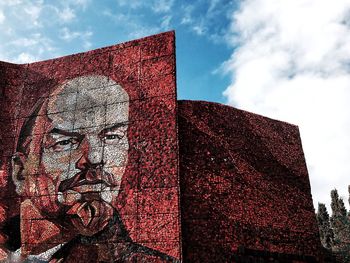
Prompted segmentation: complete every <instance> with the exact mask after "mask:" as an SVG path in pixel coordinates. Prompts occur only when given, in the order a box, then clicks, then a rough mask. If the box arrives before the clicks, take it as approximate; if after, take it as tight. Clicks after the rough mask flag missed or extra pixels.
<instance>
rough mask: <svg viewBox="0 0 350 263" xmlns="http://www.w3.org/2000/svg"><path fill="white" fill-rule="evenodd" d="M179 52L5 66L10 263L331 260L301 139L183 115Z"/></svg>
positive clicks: (260, 121)
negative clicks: (324, 251) (323, 246)
mask: <svg viewBox="0 0 350 263" xmlns="http://www.w3.org/2000/svg"><path fill="white" fill-rule="evenodd" d="M174 41H175V39H174V33H173V32H168V33H163V34H159V35H155V36H151V37H148V38H144V39H139V40H135V41H131V42H127V43H123V44H120V45H115V46H111V47H106V48H101V49H97V50H93V51H89V52H85V53H81V54H75V55H71V56H66V57H62V58H57V59H52V60H47V61H42V62H36V63H31V64H24V65H15V64H10V63H5V62H0V105H1V111H0V120H1V122H2V128H1V129H0V139H1V143H0V261H1V260H2V259H7V260H9V261H10V262H11V261H14V260H15V258H16V257H17V258H18V257H19V256H20V255H19V253H20V252H19V251H18V249H19V248H21V253H22V255H21V256H22V258H21V259H23V260H24V259H25V258H29V259H32V260H33V259H38V257H42V256H46V257H47V258H48V259H49V258H53V259H55V260H56V259H57V260H59V259H61V258H63V259H65V261H64V262H177V261H180V260H182V259H183V262H246V261H247V260H253V259H256V260H258V259H259V260H262V259H264V260H266V261H268V260H270V259H271V260H272V258H274V259H277V260H279V261H280V262H317V261H321V260H322V259H321V258H319V250H320V241H319V236H318V229H317V224H316V219H315V215H314V210H313V205H312V198H311V193H310V184H309V179H308V174H307V170H306V165H305V160H304V156H303V151H302V147H301V142H300V137H299V131H298V128H297V127H296V126H293V125H290V124H287V123H284V122H280V121H275V120H271V119H268V118H265V117H262V116H259V115H255V114H252V113H248V112H245V111H241V110H237V109H234V108H231V107H228V106H224V105H220V104H215V103H209V102H194V101H179V102H178V104H177V103H176V87H175V83H176V81H175V79H176V76H175V68H176V65H175V50H174V47H175V42H174ZM179 153H180V155H179ZM13 157H14V158H13ZM179 175H180V177H179ZM179 180H181V181H180V183H179ZM101 181H102V182H101ZM180 188H181V189H180ZM16 190H17V191H16ZM180 193H181V195H180ZM180 204H181V206H180ZM180 216H181V220H180ZM180 221H181V222H180ZM64 243H66V245H65V246H63V247H62V244H64ZM52 249H54V250H52ZM16 251H17V252H16ZM182 254H183V257H182ZM38 255H39V256H38ZM292 260H294V261H292ZM46 261H47V260H46ZM51 262H57V261H51ZM59 262H61V261H59Z"/></svg>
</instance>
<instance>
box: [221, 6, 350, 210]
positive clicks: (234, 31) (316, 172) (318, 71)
mask: <svg viewBox="0 0 350 263" xmlns="http://www.w3.org/2000/svg"><path fill="white" fill-rule="evenodd" d="M227 39H228V40H229V42H230V44H231V45H232V46H233V47H235V46H236V45H238V48H237V49H236V50H235V52H234V53H233V54H232V57H231V59H229V60H228V61H226V62H225V63H224V64H223V66H222V68H224V69H225V71H226V72H228V73H230V74H232V83H231V85H230V86H229V87H228V88H227V89H226V91H225V92H224V95H225V96H227V100H228V103H229V104H231V105H234V106H237V107H239V108H242V109H246V110H249V111H253V112H256V113H258V114H262V115H266V116H269V117H272V118H276V119H280V120H285V121H288V122H291V123H294V124H297V125H299V127H300V131H301V137H302V141H303V147H304V152H305V156H306V161H307V165H308V169H309V174H310V181H311V187H312V194H313V199H314V204H315V205H317V202H323V203H326V204H329V201H330V191H331V190H332V189H333V188H337V189H338V190H339V192H340V195H343V197H344V199H345V203H347V199H348V196H347V185H349V184H350V165H349V161H348V160H349V159H350V135H349V134H350V111H349V101H350V2H349V1H347V0H338V1H331V0H323V1H319V0H293V1H273V0H244V1H242V2H241V5H240V8H239V10H238V11H236V12H235V13H234V14H233V15H232V27H231V31H230V34H228V36H227ZM315 208H316V209H317V206H316V207H315Z"/></svg>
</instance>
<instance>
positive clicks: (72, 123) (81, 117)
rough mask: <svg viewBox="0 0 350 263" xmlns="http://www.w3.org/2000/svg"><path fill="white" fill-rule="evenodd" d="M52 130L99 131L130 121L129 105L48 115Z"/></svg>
mask: <svg viewBox="0 0 350 263" xmlns="http://www.w3.org/2000/svg"><path fill="white" fill-rule="evenodd" d="M47 116H48V119H49V122H50V125H49V126H50V129H52V128H57V129H62V130H67V131H73V130H76V131H79V130H87V129H90V130H91V129H93V128H96V129H99V128H100V127H108V126H113V125H115V124H118V123H127V122H128V120H129V103H128V102H121V103H114V104H109V105H101V106H96V107H90V108H84V109H75V110H72V111H63V112H57V113H54V114H48V115H47Z"/></svg>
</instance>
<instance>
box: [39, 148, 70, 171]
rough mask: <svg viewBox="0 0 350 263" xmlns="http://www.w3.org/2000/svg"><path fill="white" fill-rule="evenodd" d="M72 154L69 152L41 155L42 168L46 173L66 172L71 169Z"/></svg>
mask: <svg viewBox="0 0 350 263" xmlns="http://www.w3.org/2000/svg"><path fill="white" fill-rule="evenodd" d="M72 155H73V154H72V153H71V151H62V152H53V153H45V152H44V153H43V155H42V163H41V165H42V167H44V169H45V171H46V172H47V173H63V172H67V171H69V170H70V169H73V168H74V166H73V167H72V163H71V162H72Z"/></svg>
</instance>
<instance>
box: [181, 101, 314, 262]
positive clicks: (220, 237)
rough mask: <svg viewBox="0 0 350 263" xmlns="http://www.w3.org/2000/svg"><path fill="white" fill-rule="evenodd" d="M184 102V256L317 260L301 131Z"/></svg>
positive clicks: (207, 259) (198, 259)
mask: <svg viewBox="0 0 350 263" xmlns="http://www.w3.org/2000/svg"><path fill="white" fill-rule="evenodd" d="M178 105H179V106H178V123H179V145H180V181H181V214H182V242H183V253H184V259H185V261H186V262H236V260H244V258H245V259H248V258H249V255H250V256H253V255H260V258H265V259H266V260H267V259H268V258H269V257H273V256H275V258H276V259H277V258H279V259H282V258H284V259H285V260H286V258H288V259H289V260H291V259H292V258H294V259H295V260H297V259H299V260H300V261H301V262H309V261H310V262H316V261H317V260H318V256H319V251H320V241H319V235H318V228H317V223H316V218H315V214H314V208H313V204H312V197H311V191H310V183H309V178H308V173H307V169H306V165H305V160H304V155H303V151H302V146H301V141H300V136H299V131H298V128H297V127H296V126H294V125H290V124H288V123H285V122H281V121H276V120H272V119H269V118H266V117H262V116H259V115H256V114H253V113H249V112H245V111H242V110H238V109H235V108H232V107H229V106H224V105H220V104H216V103H210V102H203V101H179V102H178ZM267 252H269V253H267ZM302 256H304V257H305V256H309V258H307V260H306V259H305V261H304V260H301V258H302ZM258 258H259V257H255V259H258ZM281 262H289V261H281Z"/></svg>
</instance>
